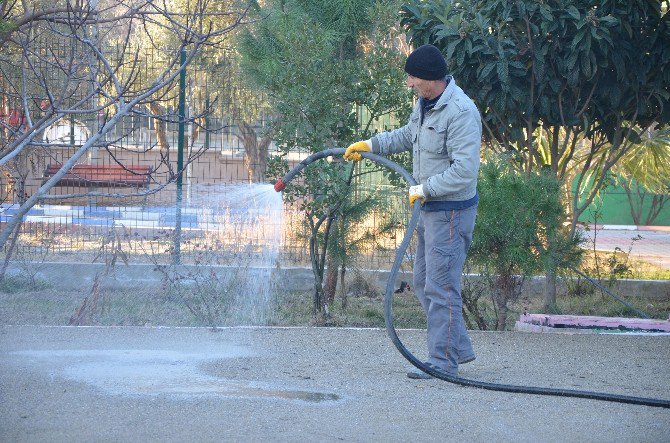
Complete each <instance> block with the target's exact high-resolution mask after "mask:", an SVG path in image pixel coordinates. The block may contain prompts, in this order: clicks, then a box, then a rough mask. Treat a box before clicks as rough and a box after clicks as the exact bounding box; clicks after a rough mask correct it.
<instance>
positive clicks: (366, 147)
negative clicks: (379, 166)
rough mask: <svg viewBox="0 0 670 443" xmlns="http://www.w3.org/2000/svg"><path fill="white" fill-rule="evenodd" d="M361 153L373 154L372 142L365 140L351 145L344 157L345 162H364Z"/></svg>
mask: <svg viewBox="0 0 670 443" xmlns="http://www.w3.org/2000/svg"><path fill="white" fill-rule="evenodd" d="M359 152H372V143H371V142H370V140H364V141H362V142H356V143H354V144H353V145H350V146H349V147H348V148H347V150H346V151H345V152H344V155H343V156H342V157H343V158H344V159H345V160H351V161H354V162H359V161H361V160H363V157H361V154H359Z"/></svg>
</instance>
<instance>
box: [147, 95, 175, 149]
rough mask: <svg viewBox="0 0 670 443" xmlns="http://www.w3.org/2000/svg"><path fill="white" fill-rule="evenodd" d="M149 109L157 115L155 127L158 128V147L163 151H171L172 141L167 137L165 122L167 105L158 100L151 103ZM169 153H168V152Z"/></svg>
mask: <svg viewBox="0 0 670 443" xmlns="http://www.w3.org/2000/svg"><path fill="white" fill-rule="evenodd" d="M149 109H150V110H151V113H152V114H153V115H154V116H155V118H154V127H155V128H156V140H158V147H159V148H160V150H161V152H163V151H164V152H166V153H167V152H169V150H170V143H169V142H168V138H167V125H166V124H165V120H164V118H165V107H163V106H161V105H159V104H158V103H156V102H151V103H149ZM166 155H167V154H166Z"/></svg>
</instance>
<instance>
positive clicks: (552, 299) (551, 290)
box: [544, 269, 556, 313]
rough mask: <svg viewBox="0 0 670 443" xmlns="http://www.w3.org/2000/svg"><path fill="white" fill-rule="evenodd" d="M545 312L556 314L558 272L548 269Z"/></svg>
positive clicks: (545, 282) (545, 279)
mask: <svg viewBox="0 0 670 443" xmlns="http://www.w3.org/2000/svg"><path fill="white" fill-rule="evenodd" d="M544 310H545V312H547V313H553V312H556V271H555V270H553V269H547V270H546V271H545V274H544Z"/></svg>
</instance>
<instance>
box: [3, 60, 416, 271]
mask: <svg viewBox="0 0 670 443" xmlns="http://www.w3.org/2000/svg"><path fill="white" fill-rule="evenodd" d="M61 49H62V51H60V52H64V51H65V48H61ZM60 52H59V51H56V52H54V54H53V56H54V57H56V56H57V54H58V53H60ZM143 57H146V58H145V59H143V60H140V62H139V63H138V64H139V65H140V66H142V69H141V70H140V74H139V77H144V78H138V79H136V81H138V82H141V81H147V79H151V78H152V70H158V69H162V68H161V66H160V63H159V62H158V61H157V60H158V57H157V56H155V55H154V54H152V53H148V54H144V55H143ZM218 57H219V58H218V59H217V60H215V61H214V63H212V62H211V61H210V63H209V64H208V65H207V67H203V66H200V65H199V64H198V63H197V61H196V63H193V64H191V65H190V66H189V67H188V68H187V70H186V74H185V78H184V80H185V82H184V85H183V88H181V89H180V87H179V84H178V81H175V83H174V84H172V85H170V86H169V87H167V88H165V89H163V90H161V91H160V92H159V93H158V94H157V96H156V97H155V99H153V100H151V101H148V102H147V103H145V104H143V105H140V106H137V107H136V109H135V110H134V112H133V113H131V114H129V115H127V116H124V117H123V118H122V119H121V120H120V122H119V123H118V124H117V125H116V126H115V127H114V128H113V130H112V131H110V132H109V133H107V134H106V135H105V137H104V140H103V142H102V143H100V144H99V145H98V146H94V147H92V148H91V149H90V150H89V151H88V153H87V155H86V156H85V157H83V158H82V160H80V161H79V162H78V165H77V166H75V169H73V170H72V172H71V174H70V176H69V177H70V179H69V180H65V179H61V181H60V182H59V183H58V184H57V185H56V186H54V187H53V188H52V189H51V191H50V192H49V197H48V199H44V200H42V201H40V202H39V204H37V205H35V206H34V207H33V208H32V209H30V211H29V212H28V213H27V214H26V215H25V216H24V222H23V224H22V225H21V229H20V235H19V236H18V237H17V239H16V243H15V244H14V245H13V246H14V248H15V249H14V252H13V254H14V260H24V261H43V262H57V261H68V262H70V261H82V262H95V261H97V262H100V261H104V260H105V259H109V257H111V256H114V254H116V255H117V256H119V257H122V258H123V260H125V261H128V262H131V263H147V262H156V263H169V262H171V261H174V256H175V248H177V249H178V251H177V252H178V253H179V260H180V261H183V262H184V263H194V262H196V261H198V260H202V259H203V258H202V257H203V252H204V251H211V250H213V249H216V250H217V251H218V253H219V254H218V255H217V257H216V258H212V254H210V255H209V257H210V258H209V259H210V260H213V261H214V262H218V264H225V263H230V262H231V261H234V260H239V258H240V257H241V256H245V257H247V260H251V261H255V260H258V257H259V253H261V255H262V253H263V251H264V250H265V249H268V248H270V249H274V248H275V246H276V245H271V244H270V243H279V244H280V245H281V247H280V248H279V252H278V253H279V259H278V261H279V262H281V264H282V265H283V266H306V265H309V256H308V248H307V238H308V233H307V230H306V226H305V224H304V215H303V214H301V213H300V211H299V210H298V206H297V205H284V206H283V207H282V208H281V215H279V214H277V213H276V211H277V209H276V208H271V207H270V206H272V204H274V203H270V202H271V200H272V199H273V198H277V197H274V191H273V190H272V189H271V187H270V186H267V185H262V184H258V183H251V181H252V179H254V176H253V175H254V174H255V173H256V172H255V171H256V170H257V169H258V168H262V167H263V165H258V164H254V159H253V158H252V157H250V156H249V153H248V146H245V143H262V142H263V138H264V136H265V132H264V131H265V129H266V128H267V127H268V125H269V116H268V114H267V112H266V111H265V99H266V98H265V97H264V96H263V95H262V94H261V93H259V92H258V91H257V90H254V89H252V88H250V87H248V86H243V85H242V84H241V82H240V80H239V79H240V77H239V75H238V68H237V66H236V64H235V59H234V56H233V54H232V53H230V52H228V53H226V52H224V53H221V54H219V55H218ZM0 63H3V64H4V66H3V69H2V72H3V73H4V74H5V76H7V75H11V74H12V73H14V75H16V76H17V77H16V78H5V79H4V81H2V82H0V85H2V86H3V88H2V90H0V103H2V109H3V114H4V115H3V116H1V117H2V118H3V122H4V123H5V127H6V128H11V127H17V125H18V126H20V125H21V124H22V122H21V121H20V120H21V119H20V118H19V121H18V122H17V121H16V119H15V117H16V115H17V114H20V113H21V109H22V103H21V97H20V94H18V91H17V90H16V89H12V87H11V86H12V85H17V84H20V83H21V82H22V80H23V79H22V78H20V75H21V72H22V71H21V70H20V69H11V63H12V60H11V59H10V57H9V56H7V57H3V58H0ZM212 66H214V67H215V68H214V69H213V68H212ZM23 75H25V72H24V73H23ZM90 87H91V85H90V84H89V83H88V82H86V81H83V82H81V84H80V88H82V90H83V91H84V92H85V91H86V90H88V89H89V88H90ZM180 91H183V105H184V107H185V108H184V109H183V111H182V112H184V116H183V117H182V116H180V115H179V113H180V101H179V97H180ZM78 93H79V92H78V91H75V93H73V96H74V95H77V94H78ZM107 117H108V116H106V115H105V114H104V112H102V111H101V112H98V113H95V114H94V113H87V114H81V115H72V116H70V117H66V118H64V119H61V120H59V121H58V122H56V123H55V124H53V125H52V126H50V127H49V128H48V129H47V130H46V131H45V132H44V134H43V135H42V141H43V144H42V145H40V146H38V147H35V148H32V149H30V151H29V153H28V154H27V155H24V156H22V157H20V158H18V159H16V161H14V162H13V163H12V164H11V165H12V166H13V169H12V168H11V167H6V168H4V169H5V173H4V174H3V175H2V176H1V177H0V192H1V193H2V194H1V197H2V202H3V203H2V205H1V206H0V224H2V225H4V224H5V223H6V222H7V221H9V220H10V219H11V218H12V217H14V215H15V214H16V212H17V209H18V207H19V206H20V204H21V202H22V201H25V199H26V198H27V197H29V196H31V195H32V194H33V193H34V192H35V191H36V190H37V189H38V188H39V187H40V186H41V185H42V184H43V183H44V182H45V181H46V180H47V179H48V178H49V174H50V172H49V171H50V168H51V169H52V170H56V169H58V167H59V166H60V165H62V164H63V163H65V162H66V161H67V160H68V159H69V158H70V157H71V156H72V155H73V153H74V152H75V151H76V150H77V149H79V148H80V147H81V146H82V144H83V143H85V142H86V140H87V139H89V137H91V134H93V133H95V131H97V130H99V128H100V127H101V126H102V125H103V124H104V122H105V119H106V118H107ZM13 119H14V120H13ZM181 133H183V134H184V137H183V139H181V140H183V143H180V134H181ZM266 142H267V140H266ZM180 150H181V151H183V152H180ZM268 154H269V155H270V156H272V155H276V154H278V150H277V147H276V146H275V145H274V143H272V142H270V143H269V146H268ZM307 154H308V153H307V152H306V151H305V152H303V153H300V152H298V153H291V154H290V155H289V157H288V160H289V163H290V164H294V163H296V162H298V161H300V160H301V159H302V158H304V157H305V156H306V155H307ZM180 156H183V158H184V163H183V172H182V174H181V180H175V177H176V176H178V175H179V174H178V171H179V169H180V165H179V163H178V161H179V157H180ZM118 165H122V166H123V168H124V169H129V168H139V167H144V168H146V171H149V173H148V175H149V178H148V179H147V181H146V182H142V183H141V184H140V185H137V186H136V187H133V186H134V185H133V186H127V183H126V184H123V183H120V184H119V185H118V186H117V185H115V184H114V183H102V181H104V180H101V182H94V181H91V180H88V181H87V180H86V179H87V177H85V176H84V175H85V172H77V171H85V169H84V167H86V166H94V167H96V169H95V170H96V171H100V170H103V169H104V170H106V171H110V170H112V169H113V168H114V167H116V166H118ZM359 167H361V168H365V166H364V165H360V166H359ZM77 168H78V169H77ZM16 171H21V172H22V173H23V176H21V173H17V172H16ZM106 173H107V174H109V173H110V172H106ZM77 174H79V175H77ZM124 174H126V175H127V171H125V172H124ZM72 175H74V176H75V177H74V178H72ZM371 177H372V178H371ZM88 178H90V177H88ZM19 180H21V186H17V181H19ZM114 180H116V181H117V182H122V180H120V179H118V178H117V179H114V178H113V177H112V179H111V181H114ZM367 180H368V181H370V184H372V185H374V189H375V192H384V193H387V194H388V195H389V199H390V200H394V199H395V200H394V201H395V203H393V206H394V207H396V208H397V209H398V210H399V211H400V212H401V213H403V214H404V211H405V208H404V206H403V205H402V204H401V202H402V199H401V198H400V194H398V192H397V191H396V190H395V188H393V186H391V185H389V183H388V181H386V180H385V179H384V177H383V176H382V174H368V178H367ZM107 181H110V180H107ZM91 192H92V193H94V194H93V195H88V194H90V193H91ZM61 196H67V197H61ZM73 196H74V197H73ZM259 202H260V203H259ZM259 205H260V206H259ZM263 211H267V212H266V213H262V212H263ZM385 216H386V215H385V214H370V217H369V220H367V221H366V222H365V223H367V224H369V225H375V224H378V223H379V220H377V218H378V217H385ZM268 230H269V231H272V236H269V235H268V234H267V232H266V231H268ZM277 233H278V234H277ZM277 235H278V237H277ZM394 237H395V236H394V235H392V234H391V235H389V236H388V237H386V238H377V239H375V240H374V241H372V240H371V241H369V242H368V244H367V245H365V244H364V245H363V246H362V247H361V248H360V249H359V251H360V255H359V259H360V265H361V266H364V267H374V268H377V267H381V268H387V267H388V266H390V262H391V260H392V255H393V250H394V247H395V243H396V241H399V238H398V239H396V238H394ZM10 245H12V243H11V242H8V243H7V246H6V247H5V253H7V251H8V250H9V248H10ZM110 254H111V255H110ZM105 257H106V258H105ZM222 257H225V259H224V258H222Z"/></svg>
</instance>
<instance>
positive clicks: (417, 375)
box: [407, 362, 457, 380]
mask: <svg viewBox="0 0 670 443" xmlns="http://www.w3.org/2000/svg"><path fill="white" fill-rule="evenodd" d="M423 364H424V365H426V366H428V367H430V368H431V369H434V370H436V371H439V372H442V373H444V374H445V375H451V374H448V373H447V372H445V371H444V370H443V369H441V368H438V367H437V366H435V365H433V364H431V363H428V362H424V363H423ZM451 376H452V377H456V376H457V375H456V374H454V375H451ZM407 378H411V379H415V380H429V379H431V378H434V377H433V376H432V375H430V374H429V373H427V372H423V371H422V370H421V369H419V368H417V367H413V368H412V369H410V370H409V371H407Z"/></svg>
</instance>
